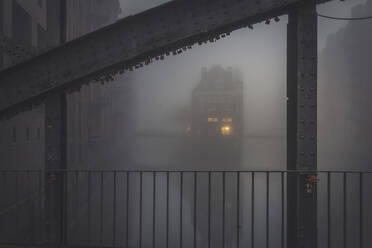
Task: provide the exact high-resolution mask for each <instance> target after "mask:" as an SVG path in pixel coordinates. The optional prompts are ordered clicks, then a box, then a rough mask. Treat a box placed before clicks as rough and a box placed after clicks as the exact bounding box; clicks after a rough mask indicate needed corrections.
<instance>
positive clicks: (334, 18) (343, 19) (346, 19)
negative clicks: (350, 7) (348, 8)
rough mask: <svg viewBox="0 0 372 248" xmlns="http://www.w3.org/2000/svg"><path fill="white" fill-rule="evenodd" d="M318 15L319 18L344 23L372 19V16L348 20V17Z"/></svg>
mask: <svg viewBox="0 0 372 248" xmlns="http://www.w3.org/2000/svg"><path fill="white" fill-rule="evenodd" d="M317 14H318V16H319V17H323V18H327V19H332V20H342V21H360V20H368V19H372V16H365V17H354V18H353V17H351V18H346V17H334V16H327V15H321V14H319V13H317Z"/></svg>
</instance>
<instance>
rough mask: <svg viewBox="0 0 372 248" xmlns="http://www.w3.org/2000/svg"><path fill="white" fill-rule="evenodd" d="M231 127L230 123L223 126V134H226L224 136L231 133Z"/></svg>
mask: <svg viewBox="0 0 372 248" xmlns="http://www.w3.org/2000/svg"><path fill="white" fill-rule="evenodd" d="M231 131H232V130H231V127H230V126H228V125H225V126H222V127H221V134H222V135H224V136H228V135H231Z"/></svg>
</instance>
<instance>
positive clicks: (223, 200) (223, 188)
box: [222, 172, 226, 248]
mask: <svg viewBox="0 0 372 248" xmlns="http://www.w3.org/2000/svg"><path fill="white" fill-rule="evenodd" d="M225 189H226V173H225V172H222V248H225V205H226V195H225Z"/></svg>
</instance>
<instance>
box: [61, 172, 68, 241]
mask: <svg viewBox="0 0 372 248" xmlns="http://www.w3.org/2000/svg"><path fill="white" fill-rule="evenodd" d="M61 177H62V187H63V200H64V202H63V203H62V204H63V205H62V218H63V219H62V232H61V234H62V237H61V239H62V245H67V243H68V234H69V233H68V202H67V201H68V172H67V171H65V172H61Z"/></svg>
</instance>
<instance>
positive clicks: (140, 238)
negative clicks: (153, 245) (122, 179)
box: [139, 172, 143, 248]
mask: <svg viewBox="0 0 372 248" xmlns="http://www.w3.org/2000/svg"><path fill="white" fill-rule="evenodd" d="M142 177H143V173H142V172H140V192H139V193H140V199H139V201H140V214H139V247H140V248H142V211H143V206H142V190H143V189H142V187H143V186H142V184H143V182H142V180H143V179H142Z"/></svg>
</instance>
